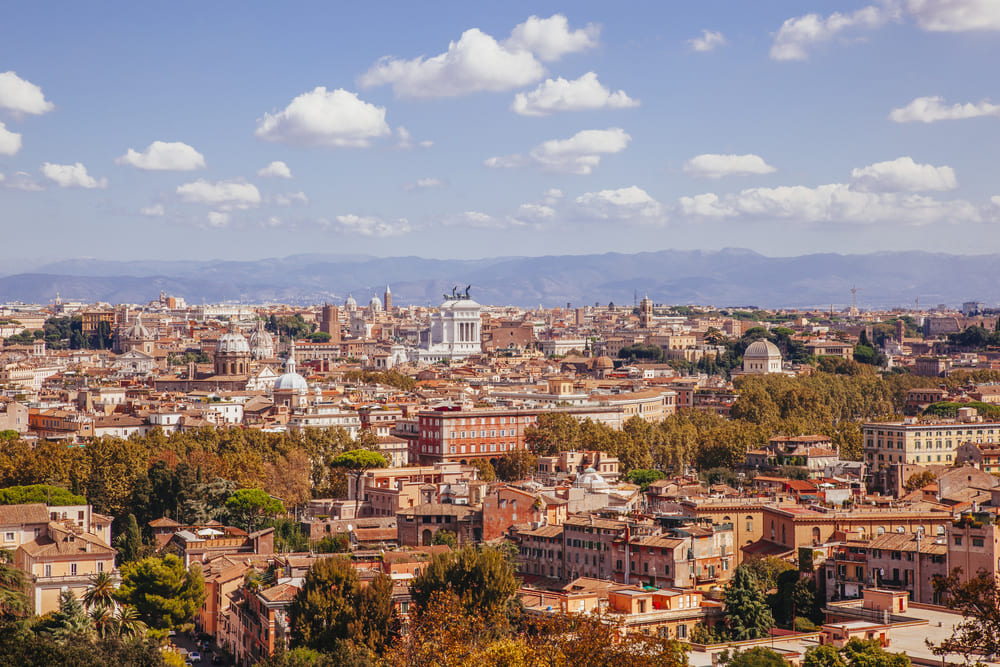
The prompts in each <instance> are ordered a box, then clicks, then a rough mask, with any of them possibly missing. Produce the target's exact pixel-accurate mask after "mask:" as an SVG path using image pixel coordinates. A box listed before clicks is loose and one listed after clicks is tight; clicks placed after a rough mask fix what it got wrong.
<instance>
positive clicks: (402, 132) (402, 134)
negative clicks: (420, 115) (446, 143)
mask: <svg viewBox="0 0 1000 667" xmlns="http://www.w3.org/2000/svg"><path fill="white" fill-rule="evenodd" d="M396 137H397V141H396V148H401V149H403V150H409V149H411V148H416V147H418V146H419V147H420V148H430V147H431V146H433V145H434V142H433V141H426V140H425V141H414V140H413V135H412V134H410V131H409V130H407V129H406V128H405V127H403V126H402V125H400V126H399V127H397V128H396Z"/></svg>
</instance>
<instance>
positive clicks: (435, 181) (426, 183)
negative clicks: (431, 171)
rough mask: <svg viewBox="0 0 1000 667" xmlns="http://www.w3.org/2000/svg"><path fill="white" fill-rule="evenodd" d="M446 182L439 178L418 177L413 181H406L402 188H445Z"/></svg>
mask: <svg viewBox="0 0 1000 667" xmlns="http://www.w3.org/2000/svg"><path fill="white" fill-rule="evenodd" d="M445 187H448V184H447V183H445V182H444V181H442V180H441V179H440V178H418V179H417V180H416V181H414V182H413V183H407V184H406V185H404V186H403V189H404V190H430V189H435V188H445Z"/></svg>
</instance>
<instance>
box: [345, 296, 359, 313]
mask: <svg viewBox="0 0 1000 667" xmlns="http://www.w3.org/2000/svg"><path fill="white" fill-rule="evenodd" d="M357 307H358V302H357V301H355V300H354V296H353V295H351V294H348V295H347V301H345V302H344V308H346V309H347V310H355V309H356V308H357Z"/></svg>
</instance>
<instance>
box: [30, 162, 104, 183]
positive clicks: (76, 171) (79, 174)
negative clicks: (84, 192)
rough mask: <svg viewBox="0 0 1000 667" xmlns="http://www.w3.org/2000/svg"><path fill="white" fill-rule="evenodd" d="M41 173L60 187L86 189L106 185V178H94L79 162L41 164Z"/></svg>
mask: <svg viewBox="0 0 1000 667" xmlns="http://www.w3.org/2000/svg"><path fill="white" fill-rule="evenodd" d="M42 174H43V175H44V176H45V178H47V179H49V180H50V181H52V182H53V183H55V184H56V185H58V186H59V187H61V188H85V189H88V190H92V189H102V188H106V187H108V179H106V178H94V177H92V176H91V175H90V174H88V173H87V168H86V167H84V166H83V165H82V164H81V163H79V162H77V163H76V164H52V163H51V162H46V163H45V164H43V165H42Z"/></svg>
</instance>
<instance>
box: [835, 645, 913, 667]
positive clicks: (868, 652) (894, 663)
mask: <svg viewBox="0 0 1000 667" xmlns="http://www.w3.org/2000/svg"><path fill="white" fill-rule="evenodd" d="M840 653H841V655H842V656H843V658H844V661H845V662H846V663H847V665H848V667H910V664H911V663H910V658H909V657H908V656H907V655H906V654H905V653H889V652H888V651H886V650H885V649H883V648H882V645H881V644H880V643H879V641H878V640H877V639H868V640H865V639H852V640H850V641H849V642H847V643H846V644H844V648H842V649H841V650H840Z"/></svg>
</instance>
